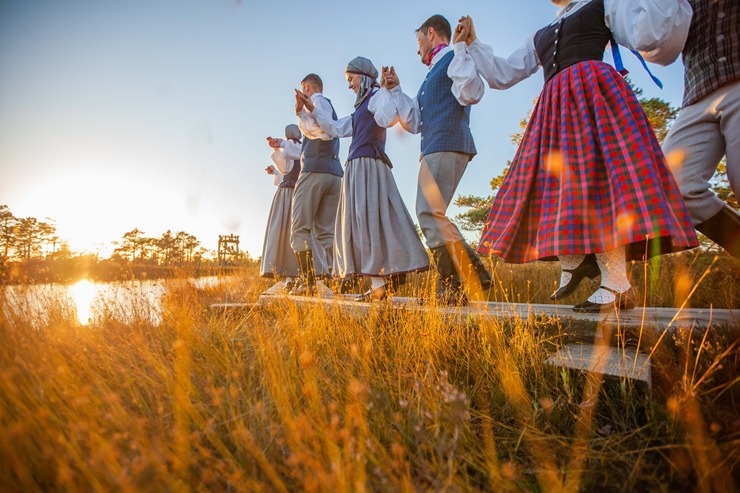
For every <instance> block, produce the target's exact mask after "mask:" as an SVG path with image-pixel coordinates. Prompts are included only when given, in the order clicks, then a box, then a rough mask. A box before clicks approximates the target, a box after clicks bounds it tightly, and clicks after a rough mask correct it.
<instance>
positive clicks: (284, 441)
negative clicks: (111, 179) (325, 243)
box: [0, 266, 740, 492]
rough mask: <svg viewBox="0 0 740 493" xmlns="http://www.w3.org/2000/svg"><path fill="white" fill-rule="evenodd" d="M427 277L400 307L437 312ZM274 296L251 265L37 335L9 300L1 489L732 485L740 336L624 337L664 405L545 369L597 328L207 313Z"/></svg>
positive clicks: (1, 398) (273, 309)
mask: <svg viewBox="0 0 740 493" xmlns="http://www.w3.org/2000/svg"><path fill="white" fill-rule="evenodd" d="M507 268H508V267H506V266H497V270H499V271H502V270H505V269H507ZM500 273H501V272H499V274H500ZM500 277H501V276H500ZM431 280H432V279H430V278H427V277H424V276H419V278H418V279H412V280H411V282H410V283H409V284H408V285H407V286H405V287H404V290H405V292H404V294H409V295H411V294H421V295H422V296H429V294H430V293H429V292H425V291H424V290H429V289H431V285H432V284H431V282H430V281H431ZM499 281H500V286H507V285H509V286H510V287H507V288H505V289H508V290H509V291H508V292H507V296H509V299H510V300H513V301H518V300H519V298H520V296H521V294H519V295H517V294H516V292H519V293H521V289H520V288H516V287H513V286H514V284H513V283H510V282H509V281H507V280H503V279H502V278H500V279H499ZM268 285H269V283H268V282H267V281H264V280H260V279H258V278H257V277H256V276H255V274H254V272H253V271H249V272H247V273H245V274H242V275H236V276H232V277H229V278H224V279H223V282H222V283H221V284H219V285H216V286H209V287H205V288H202V289H198V288H195V287H194V286H193V285H192V284H190V283H188V282H185V281H177V280H174V281H170V282H168V283H167V286H166V293H165V296H164V298H163V308H162V313H161V320H159V321H152V320H151V318H149V317H147V316H146V314H147V313H148V312H147V310H146V309H144V307H133V308H132V310H131V312H130V313H129V314H128V316H126V317H123V315H120V310H108V311H105V316H100V315H98V316H95V317H92V318H91V320H90V321H89V323H88V324H87V325H80V323H79V322H78V321H77V319H76V316H75V314H74V313H73V310H69V309H67V308H65V304H64V303H63V302H61V301H59V300H54V299H49V300H48V311H49V313H51V315H49V316H46V317H44V318H42V319H39V318H38V317H37V316H36V315H35V313H36V312H35V311H31V312H27V311H26V308H24V306H25V305H23V304H18V303H15V302H14V303H9V302H8V300H6V299H0V302H2V305H3V310H0V313H2V315H0V317H2V318H0V484H2V486H3V490H4V491H91V490H92V491H190V490H192V491H283V492H288V491H317V492H319V491H321V492H323V491H333V492H334V491H347V492H358V491H359V492H362V491H370V492H375V491H377V492H386V491H407V492H412V491H414V492H415V491H547V492H550V491H594V490H600V491H603V492H610V491H734V490H736V488H737V481H738V474H739V472H740V422H739V421H738V418H737V416H738V397H739V395H738V392H739V390H740V388H739V386H738V377H737V375H738V374H739V372H738V369H740V359H739V358H738V354H739V351H738V349H739V348H738V341H737V337H736V334H737V332H734V331H733V330H730V329H726V328H712V329H711V330H706V331H704V332H703V333H700V332H697V331H695V330H694V328H692V327H685V328H683V329H681V330H676V331H674V332H672V333H671V334H666V335H663V333H662V332H661V331H658V330H654V329H653V328H650V327H643V328H641V329H639V330H631V329H630V330H627V329H620V331H621V332H620V334H619V337H621V339H620V343H621V344H622V346H623V347H624V346H630V345H632V344H634V342H633V341H638V340H639V344H640V345H641V346H642V347H644V348H646V349H647V350H648V351H649V352H651V360H652V361H653V381H654V386H653V391H652V395H651V394H650V392H648V390H647V389H646V388H645V387H644V386H640V385H639V384H637V383H635V382H632V381H628V380H620V379H611V378H606V377H603V376H602V375H600V374H598V373H590V374H583V373H578V372H571V371H569V370H565V369H562V368H558V367H554V366H551V365H548V364H546V363H545V360H546V359H547V357H548V356H549V355H551V354H552V353H554V352H555V351H557V350H558V349H560V348H561V347H563V346H564V345H565V344H567V343H569V342H573V341H581V340H593V335H594V333H595V330H599V329H598V328H596V327H594V326H583V325H577V324H576V323H575V322H573V323H571V322H565V321H563V320H557V319H547V318H537V319H534V318H530V319H520V318H516V317H512V318H501V319H493V318H490V319H475V318H469V319H462V320H461V319H460V318H459V317H455V316H446V315H444V314H440V312H437V311H433V310H429V311H405V310H397V309H391V308H390V307H389V306H387V305H385V304H383V303H378V304H375V305H373V306H372V307H371V309H370V311H369V313H368V314H367V315H366V316H364V317H355V316H352V315H350V314H348V313H347V312H346V310H342V309H341V308H340V307H339V306H338V305H332V304H326V305H317V306H314V307H311V308H307V307H303V306H300V305H297V304H295V303H292V302H290V301H288V300H284V301H281V302H277V303H274V304H272V305H270V307H268V308H264V309H253V310H251V311H234V312H225V313H216V312H212V311H210V310H209V309H208V307H209V305H210V304H211V303H213V302H215V301H245V300H251V301H254V300H256V297H257V295H258V293H259V292H260V291H262V290H264V288H265V287H267V286H268ZM530 286H534V284H530ZM502 289H503V288H502ZM532 289H534V288H532ZM543 291H549V288H548V289H547V290H543ZM548 294H549V293H548ZM671 299H673V296H672V295H671ZM134 300H136V298H134ZM524 301H525V302H526V301H528V300H524ZM134 302H135V303H136V301H134ZM139 302H141V303H144V301H143V300H140V301H139ZM132 314H133V315H132ZM734 329H735V330H736V328H734Z"/></svg>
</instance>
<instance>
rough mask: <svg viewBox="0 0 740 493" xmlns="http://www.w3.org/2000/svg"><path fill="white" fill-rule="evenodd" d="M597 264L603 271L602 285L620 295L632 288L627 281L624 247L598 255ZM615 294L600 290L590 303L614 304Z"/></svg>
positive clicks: (591, 297) (590, 298)
mask: <svg viewBox="0 0 740 493" xmlns="http://www.w3.org/2000/svg"><path fill="white" fill-rule="evenodd" d="M596 263H597V264H598V265H599V270H600V271H601V285H602V286H604V287H607V288H610V289H613V290H614V291H616V292H618V293H624V292H625V291H627V290H628V289H630V288H631V287H632V285H631V284H630V282H629V279H627V261H626V260H625V248H624V245H622V246H620V247H617V248H615V249H614V250H609V251H608V252H604V253H597V254H596ZM615 298H616V297H615V296H614V293H613V292H611V291H609V290H607V289H602V288H599V289H597V290H596V291H595V292H594V294H592V295H591V296H589V298H588V301H591V302H593V303H601V304H604V303H612V302H614V300H615Z"/></svg>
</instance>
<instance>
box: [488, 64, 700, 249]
mask: <svg viewBox="0 0 740 493" xmlns="http://www.w3.org/2000/svg"><path fill="white" fill-rule="evenodd" d="M621 245H626V246H627V248H626V250H627V259H628V260H636V259H641V258H649V257H651V256H653V255H657V254H662V253H670V252H676V251H680V250H685V249H687V248H692V247H695V246H697V245H698V241H697V239H696V233H695V232H694V227H693V225H692V223H691V219H690V217H689V214H688V211H687V209H686V206H685V205H684V202H683V199H682V198H681V193H680V192H679V189H678V186H677V185H676V182H675V180H674V179H673V175H672V174H671V172H670V170H669V169H668V167H667V165H666V161H665V157H664V156H663V152H662V151H661V149H660V144H659V143H658V140H657V139H656V137H655V134H654V132H653V130H652V128H651V127H650V123H649V122H648V119H647V116H646V115H645V112H644V111H643V109H642V107H641V106H640V103H639V102H638V101H637V97H636V96H635V94H634V92H633V91H632V89H631V88H630V87H629V85H628V84H627V82H626V81H625V80H624V79H623V78H622V76H621V75H619V73H618V72H617V71H616V70H615V69H614V68H613V67H612V66H611V65H608V64H606V63H604V62H600V61H585V62H580V63H577V64H575V65H572V66H570V67H568V68H566V69H564V70H562V71H561V72H560V73H558V74H557V75H556V76H555V77H553V78H552V79H551V80H550V81H549V82H548V83H547V84H546V85H545V87H544V89H543V90H542V93H541V94H540V97H539V100H538V101H537V104H536V105H535V108H534V110H533V112H532V116H531V118H530V120H529V124H528V125H527V129H526V130H525V132H524V136H523V138H522V142H521V145H520V146H519V149H518V150H517V153H516V155H515V156H514V160H513V161H512V164H511V166H510V168H509V172H508V173H507V175H506V177H505V178H504V181H503V183H502V184H501V188H500V189H499V191H498V193H497V194H496V196H495V199H494V201H493V206H492V207H491V212H490V214H489V215H488V220H487V221H486V226H485V228H484V230H483V235H482V237H481V241H480V244H479V246H478V251H479V252H480V253H482V254H493V255H498V256H500V257H503V259H504V260H506V261H507V262H513V263H522V262H530V261H532V260H538V259H539V260H554V257H557V256H558V255H577V254H586V253H601V252H606V251H609V250H613V249H614V248H617V247H619V246H621Z"/></svg>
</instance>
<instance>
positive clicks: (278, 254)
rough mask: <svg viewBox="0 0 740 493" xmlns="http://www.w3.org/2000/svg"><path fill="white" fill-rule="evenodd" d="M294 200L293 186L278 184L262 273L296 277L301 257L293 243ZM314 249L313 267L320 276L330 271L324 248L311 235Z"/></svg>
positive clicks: (268, 226)
mask: <svg viewBox="0 0 740 493" xmlns="http://www.w3.org/2000/svg"><path fill="white" fill-rule="evenodd" d="M292 201H293V189H292V188H288V187H283V188H278V189H277V192H275V196H274V197H273V198H272V206H271V207H270V215H269V216H268V219H267V230H266V231H265V241H264V244H263V245H262V262H261V263H260V276H262V277H277V278H284V277H297V276H298V275H299V271H298V260H297V259H296V256H295V253H294V252H293V249H292V248H291V247H290V205H291V202H292ZM311 243H312V245H311V250H312V251H313V257H314V270H315V271H316V275H317V276H322V277H325V276H327V275H328V274H329V270H328V268H327V262H326V255H325V254H324V250H323V249H322V248H321V247H320V246H319V245H318V243H316V241H315V240H314V239H313V237H312V242H311Z"/></svg>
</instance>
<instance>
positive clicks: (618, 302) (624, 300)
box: [573, 286, 635, 313]
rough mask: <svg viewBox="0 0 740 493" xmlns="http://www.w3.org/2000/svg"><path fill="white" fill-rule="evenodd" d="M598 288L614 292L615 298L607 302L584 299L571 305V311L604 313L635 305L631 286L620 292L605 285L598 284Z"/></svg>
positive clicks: (630, 308) (627, 308)
mask: <svg viewBox="0 0 740 493" xmlns="http://www.w3.org/2000/svg"><path fill="white" fill-rule="evenodd" d="M599 289H606V290H607V291H611V292H612V293H614V296H615V299H614V301H611V302H609V303H594V302H593V301H588V300H586V301H584V302H583V303H578V304H577V305H573V311H574V312H579V313H605V312H610V311H612V310H614V309H616V310H632V309H633V308H634V307H635V301H634V299H633V296H632V288H629V289H628V290H627V291H625V292H624V293H620V292H618V291H616V290H614V289H612V288H608V287H606V286H599Z"/></svg>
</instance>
